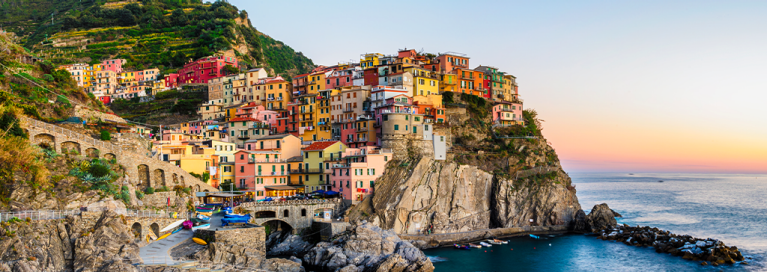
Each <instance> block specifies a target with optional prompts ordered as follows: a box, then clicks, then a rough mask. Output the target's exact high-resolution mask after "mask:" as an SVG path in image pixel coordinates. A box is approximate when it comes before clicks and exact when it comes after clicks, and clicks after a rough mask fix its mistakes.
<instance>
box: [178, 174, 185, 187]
mask: <svg viewBox="0 0 767 272" xmlns="http://www.w3.org/2000/svg"><path fill="white" fill-rule="evenodd" d="M178 177H179V178H180V179H181V185H185V184H186V182H184V175H178Z"/></svg>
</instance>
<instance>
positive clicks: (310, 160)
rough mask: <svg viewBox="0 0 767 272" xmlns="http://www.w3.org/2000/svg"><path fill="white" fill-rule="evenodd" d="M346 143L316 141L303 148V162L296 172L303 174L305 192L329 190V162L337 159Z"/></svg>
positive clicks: (330, 171)
mask: <svg viewBox="0 0 767 272" xmlns="http://www.w3.org/2000/svg"><path fill="white" fill-rule="evenodd" d="M344 150H346V145H344V144H343V143H342V142H339V141H318V142H313V143H312V144H311V145H309V146H307V147H306V148H304V150H303V151H304V152H303V155H304V164H303V167H299V169H298V170H295V171H297V173H301V174H304V186H305V190H306V191H307V192H313V191H316V190H326V191H327V190H330V189H331V188H330V187H331V185H330V174H331V173H332V170H331V166H330V165H331V162H334V161H338V160H339V159H340V158H341V153H343V151H344Z"/></svg>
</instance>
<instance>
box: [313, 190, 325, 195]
mask: <svg viewBox="0 0 767 272" xmlns="http://www.w3.org/2000/svg"><path fill="white" fill-rule="evenodd" d="M311 193H312V194H324V193H325V190H317V191H314V192H311Z"/></svg>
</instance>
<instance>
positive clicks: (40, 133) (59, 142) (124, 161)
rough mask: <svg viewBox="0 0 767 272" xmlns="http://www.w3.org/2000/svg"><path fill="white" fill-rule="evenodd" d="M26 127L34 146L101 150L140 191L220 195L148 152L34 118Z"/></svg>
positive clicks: (104, 156)
mask: <svg viewBox="0 0 767 272" xmlns="http://www.w3.org/2000/svg"><path fill="white" fill-rule="evenodd" d="M22 125H23V128H24V129H25V130H26V131H27V132H28V133H29V139H30V142H31V143H32V144H41V143H43V142H46V143H48V144H51V145H52V147H53V148H54V149H55V150H56V151H57V152H61V151H62V148H63V146H67V148H69V149H72V148H74V149H76V150H78V152H79V153H80V154H89V153H91V154H93V152H94V151H96V150H97V151H98V152H97V153H98V154H99V157H101V158H105V159H108V160H111V159H113V158H114V159H115V160H116V161H117V163H118V164H120V165H123V166H125V173H126V176H125V180H126V181H128V182H129V183H130V184H133V185H136V186H137V187H139V188H146V187H160V186H163V185H165V186H168V187H170V188H172V187H174V186H176V185H179V186H183V187H188V188H191V189H192V191H193V192H203V191H206V192H217V191H218V189H216V188H214V187H212V186H210V185H208V184H207V183H204V182H202V181H200V180H199V179H198V178H195V177H194V176H192V175H190V174H189V173H187V172H186V171H184V170H182V169H181V168H179V167H177V166H175V165H172V164H170V163H168V162H165V161H161V160H158V159H157V157H155V158H152V157H151V154H150V153H149V152H148V151H146V152H134V151H133V150H131V149H130V148H128V147H124V146H118V145H114V144H112V143H110V142H105V141H101V140H96V139H94V138H93V137H90V136H87V135H84V134H81V133H78V132H76V131H72V130H69V129H65V128H62V127H60V126H55V125H52V124H48V123H45V122H41V121H38V120H35V119H30V118H22Z"/></svg>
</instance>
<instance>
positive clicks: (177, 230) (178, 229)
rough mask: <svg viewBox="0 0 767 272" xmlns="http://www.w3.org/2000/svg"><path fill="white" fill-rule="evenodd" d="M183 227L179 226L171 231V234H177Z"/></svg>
mask: <svg viewBox="0 0 767 272" xmlns="http://www.w3.org/2000/svg"><path fill="white" fill-rule="evenodd" d="M182 229H184V228H177V229H176V230H174V231H173V232H171V234H175V233H176V232H179V231H181V230H182Z"/></svg>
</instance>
